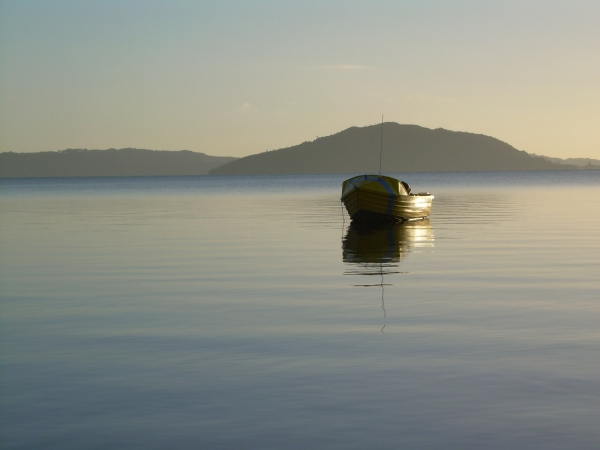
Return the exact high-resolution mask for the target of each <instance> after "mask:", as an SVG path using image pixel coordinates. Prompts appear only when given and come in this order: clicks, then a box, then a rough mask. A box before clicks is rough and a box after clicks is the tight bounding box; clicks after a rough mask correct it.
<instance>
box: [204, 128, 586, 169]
mask: <svg viewBox="0 0 600 450" xmlns="http://www.w3.org/2000/svg"><path fill="white" fill-rule="evenodd" d="M380 136H381V125H371V126H366V127H361V128H359V127H351V128H348V129H347V130H344V131H341V132H339V133H336V134H333V135H331V136H327V137H322V138H318V139H316V140H314V141H312V142H304V143H302V144H299V145H295V146H293V147H288V148H284V149H280V150H273V151H269V152H265V153H259V154H256V155H250V156H246V157H244V158H239V159H236V160H235V161H231V162H229V163H227V164H224V165H222V166H219V167H216V168H214V169H212V170H211V171H210V172H209V173H210V174H211V175H241V174H300V173H377V172H379V147H380ZM381 168H382V171H383V172H462V171H495V170H565V169H570V168H575V167H574V166H568V165H564V164H558V163H555V162H553V161H549V160H548V159H545V158H544V157H541V156H534V155H530V154H528V153H526V152H524V151H520V150H517V149H516V148H514V147H512V146H510V145H509V144H507V143H505V142H502V141H500V140H498V139H495V138H493V137H490V136H484V135H482V134H473V133H464V132H457V131H448V130H444V129H442V128H437V129H435V130H432V129H430V128H424V127H420V126H417V125H400V124H398V123H394V122H386V123H384V125H383V156H382V165H381Z"/></svg>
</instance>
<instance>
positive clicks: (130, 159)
mask: <svg viewBox="0 0 600 450" xmlns="http://www.w3.org/2000/svg"><path fill="white" fill-rule="evenodd" d="M234 159H236V158H232V157H227V156H209V155H206V154H204V153H198V152H192V151H189V150H181V151H160V150H142V149H137V148H122V149H114V148H111V149H108V150H87V149H68V150H62V151H59V152H39V153H13V152H8V153H0V178H8V177H14V178H19V177H118V176H168V175H206V174H207V173H208V171H209V170H211V169H213V168H215V167H217V166H220V165H222V164H225V163H228V162H230V161H233V160H234Z"/></svg>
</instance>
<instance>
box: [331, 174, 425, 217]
mask: <svg viewBox="0 0 600 450" xmlns="http://www.w3.org/2000/svg"><path fill="white" fill-rule="evenodd" d="M341 200H342V202H343V203H344V205H345V206H346V209H347V210H348V214H349V215H350V218H351V219H352V220H353V221H359V222H364V223H372V222H373V223H381V222H405V221H407V220H419V219H424V218H425V217H427V216H429V212H430V211H431V202H432V201H433V195H431V194H429V193H428V192H421V193H418V194H411V193H410V186H409V185H408V184H407V183H405V182H404V181H400V180H397V179H396V178H392V177H388V176H385V175H358V176H355V177H352V178H349V179H347V180H346V181H344V183H343V184H342V198H341Z"/></svg>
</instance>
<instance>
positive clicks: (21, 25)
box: [0, 0, 600, 159]
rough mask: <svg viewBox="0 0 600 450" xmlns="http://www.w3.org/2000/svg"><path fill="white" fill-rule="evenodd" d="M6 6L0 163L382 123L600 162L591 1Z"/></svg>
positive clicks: (225, 152) (598, 15)
mask: <svg viewBox="0 0 600 450" xmlns="http://www.w3.org/2000/svg"><path fill="white" fill-rule="evenodd" d="M0 5H1V6H0V151H16V152H33V151H43V150H60V149H65V148H99V149H104V148H110V147H115V148H121V147H137V148H148V149H157V150H158V149H161V150H181V149H189V150H194V151H200V152H204V153H207V154H210V155H222V156H245V155H249V154H252V153H258V152H262V151H265V150H267V149H269V150H270V149H276V148H281V147H288V146H291V145H295V144H299V143H301V142H303V141H307V140H308V141H310V140H314V139H315V138H316V137H317V136H326V135H330V134H333V133H336V132H338V131H341V130H343V129H346V128H348V127H351V126H365V125H371V124H375V123H378V122H379V121H380V120H381V114H384V118H385V120H386V121H393V122H398V123H409V124H416V125H421V126H424V127H429V128H438V127H442V128H446V129H449V130H455V131H468V132H473V133H482V134H486V135H490V136H494V137H496V138H498V139H501V140H503V141H505V142H507V143H509V144H511V145H513V146H515V147H516V148H518V149H519V150H525V151H527V152H530V153H537V154H544V155H548V156H556V157H561V158H567V157H590V158H596V159H600V1H599V0H593V1H589V0H588V1H583V0H568V1H559V0H539V1H528V0H521V1H512V0H510V1H509V0H507V1H486V0H478V1H473V0H457V1H449V0H429V1H428V0H414V1H412V0H411V1H402V0H397V1H377V0H368V1H362V0H357V1H351V0H347V1H328V0H319V1H311V0H308V1H307V0H302V1H226V0H220V1H180V0H169V1H150V0H143V1H142V0H116V1H111V0H86V1H82V0H75V1H62V0H43V1H28V0H15V1H1V3H0Z"/></svg>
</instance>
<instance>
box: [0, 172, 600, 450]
mask: <svg viewBox="0 0 600 450" xmlns="http://www.w3.org/2000/svg"><path fill="white" fill-rule="evenodd" d="M392 175H393V174H392ZM397 176H399V177H401V178H402V179H403V180H405V181H407V182H408V183H409V184H410V185H411V186H412V187H413V191H414V192H420V191H429V192H431V193H432V194H434V195H435V200H434V201H433V207H432V214H431V216H430V218H429V220H425V221H421V222H413V223H409V224H406V225H400V226H396V227H384V228H381V229H376V230H365V229H362V228H356V227H353V226H350V222H349V218H348V216H347V214H346V213H345V211H344V210H343V207H342V206H341V204H340V200H339V197H340V193H341V182H342V181H343V179H345V178H347V177H345V176H343V175H326V176H323V175H319V176H264V177H261V176H255V177H252V176H249V177H241V176H240V177H162V178H161V177H157V178H152V177H149V178H145V177H140V178H88V179H84V178H79V179H66V178H63V179H4V180H1V181H0V296H1V303H0V447H1V448H3V449H31V448H44V449H61V450H65V449H114V448H128V449H137V448H139V449H162V448H169V449H174V448H176V449H190V448H206V449H308V448H310V449H367V448H368V449H399V448H405V449H444V450H448V449H482V448H485V449H545V450H547V449H573V448H577V449H596V448H599V447H600V427H598V423H599V413H598V412H599V411H600V232H598V230H600V208H599V206H598V205H600V171H561V172H492V173H437V174H436V173H431V174H425V173H410V174H400V175H397Z"/></svg>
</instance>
